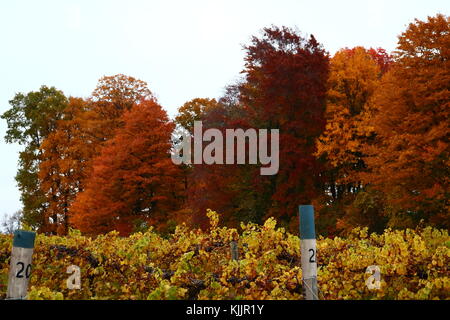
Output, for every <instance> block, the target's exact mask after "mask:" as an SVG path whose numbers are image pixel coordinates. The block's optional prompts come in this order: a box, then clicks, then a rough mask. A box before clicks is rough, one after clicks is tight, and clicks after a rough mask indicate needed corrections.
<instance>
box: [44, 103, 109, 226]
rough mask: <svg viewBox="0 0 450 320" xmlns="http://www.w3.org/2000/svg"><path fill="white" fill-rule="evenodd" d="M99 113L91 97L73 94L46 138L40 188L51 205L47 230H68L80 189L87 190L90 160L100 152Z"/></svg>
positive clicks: (45, 212) (46, 214) (48, 210)
mask: <svg viewBox="0 0 450 320" xmlns="http://www.w3.org/2000/svg"><path fill="white" fill-rule="evenodd" d="M95 121H96V120H95V114H93V112H92V110H91V105H90V104H89V102H88V101H86V100H83V99H81V98H70V99H69V104H68V106H67V107H66V108H65V109H64V111H63V116H62V118H61V119H60V120H58V122H57V123H56V129H55V130H54V131H53V132H52V133H51V134H50V135H48V137H47V138H46V139H45V140H44V141H43V142H42V144H41V146H40V150H41V151H42V161H41V163H40V166H39V174H38V177H39V180H40V188H41V190H42V192H43V193H44V195H45V197H46V200H47V203H48V206H47V207H46V208H45V210H44V212H43V215H44V216H45V220H46V221H50V219H49V218H51V221H52V223H48V224H46V225H45V226H43V227H42V228H41V231H43V232H51V233H58V234H65V233H66V232H67V229H68V227H69V226H68V212H69V208H70V206H71V204H72V202H73V200H74V198H75V196H76V195H77V193H78V192H81V191H82V190H83V185H84V181H85V179H86V178H87V177H88V175H89V173H90V161H91V159H92V158H93V157H94V156H95V155H96V154H98V153H99V150H100V147H101V145H100V144H99V142H100V141H98V140H96V139H95V134H98V132H92V130H94V131H95V127H94V126H93V125H92V123H93V122H95Z"/></svg>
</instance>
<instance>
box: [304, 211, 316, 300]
mask: <svg viewBox="0 0 450 320" xmlns="http://www.w3.org/2000/svg"><path fill="white" fill-rule="evenodd" d="M299 219H300V239H301V241H300V247H301V257H302V260H301V263H302V275H303V279H302V280H303V292H304V297H305V299H306V300H319V297H318V288H317V258H316V253H317V249H316V231H315V226H314V207H313V206H311V205H307V206H300V207H299Z"/></svg>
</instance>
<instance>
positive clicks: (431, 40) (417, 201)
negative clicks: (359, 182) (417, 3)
mask: <svg viewBox="0 0 450 320" xmlns="http://www.w3.org/2000/svg"><path fill="white" fill-rule="evenodd" d="M449 22H450V20H449V17H448V16H444V15H437V16H434V17H428V19H427V20H426V21H419V20H417V19H416V20H415V22H414V23H411V24H410V25H409V26H408V28H407V30H406V31H405V32H404V33H402V34H401V36H400V37H399V42H398V47H397V51H396V52H395V60H396V63H395V64H394V66H392V68H391V70H390V71H389V72H388V73H387V74H386V76H385V77H384V78H383V81H382V83H381V86H380V88H379V89H378V90H377V91H376V93H375V95H374V98H373V103H371V104H370V105H371V107H370V109H369V110H368V112H367V116H366V119H367V122H366V124H367V126H371V127H373V131H374V141H373V142H372V143H368V144H366V145H365V149H364V152H365V153H366V154H367V157H366V158H365V159H364V161H365V162H366V163H367V165H368V167H369V172H367V173H366V174H365V175H363V181H364V183H365V184H370V185H372V186H374V187H376V188H377V189H378V190H380V191H381V192H383V193H384V194H385V195H386V198H387V208H386V215H387V217H388V218H389V225H391V226H398V227H405V226H409V227H410V226H414V225H415V224H417V223H418V222H419V221H420V220H421V219H423V220H424V221H425V222H427V223H431V224H434V225H436V226H441V227H446V228H448V227H449V221H450V220H449V218H448V209H449V208H448V200H449V194H448V190H449V184H448V183H449V178H448V177H449V169H448V168H449V161H448V159H449V147H448V138H449V128H448V119H449V110H450V108H449V106H450V103H449V101H450V92H449V83H450V60H449V58H450V50H449V48H450V25H449Z"/></svg>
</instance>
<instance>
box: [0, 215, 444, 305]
mask: <svg viewBox="0 0 450 320" xmlns="http://www.w3.org/2000/svg"><path fill="white" fill-rule="evenodd" d="M208 217H209V221H210V228H209V229H208V230H205V231H202V230H200V229H188V228H187V227H186V226H183V225H179V226H178V227H177V228H176V231H175V232H174V233H173V234H172V235H170V237H168V238H163V237H161V236H160V235H158V234H157V233H155V231H154V230H153V229H149V230H148V231H146V232H145V233H141V232H138V233H135V234H132V235H131V236H129V237H120V236H119V233H118V232H110V233H108V234H105V235H101V236H98V237H97V238H88V237H86V236H82V235H81V233H80V232H77V231H74V230H71V231H70V232H69V234H68V236H66V237H60V236H45V235H42V234H39V235H38V236H37V240H36V244H35V250H34V255H33V272H32V276H31V283H30V291H29V298H30V299H61V298H64V299H132V300H135V299H143V300H145V299H263V300H264V299H271V300H277V299H302V282H301V279H302V270H301V268H300V258H301V257H300V240H299V238H298V237H297V236H295V235H293V234H290V233H287V232H286V230H285V229H284V228H277V227H276V221H275V219H273V218H270V219H268V220H267V221H266V222H265V223H264V225H256V224H253V223H248V224H244V223H243V224H242V225H241V227H240V229H241V231H240V232H238V230H237V229H232V228H231V229H230V228H226V227H220V226H219V216H218V214H217V213H216V212H213V211H209V212H208ZM11 240H12V239H11V237H10V236H6V235H2V236H0V275H2V277H0V279H4V280H2V281H3V283H1V284H2V286H0V295H1V296H3V297H4V295H5V291H6V279H7V277H6V275H7V273H8V268H9V259H10V252H11ZM231 240H236V241H238V245H239V255H240V257H239V260H238V261H232V260H231V253H230V246H229V243H230V241H231ZM449 243H450V237H449V235H448V232H447V231H445V230H437V229H432V228H431V227H427V228H424V229H416V230H411V229H407V230H403V231H394V230H390V229H389V230H386V231H384V233H382V234H375V233H374V234H368V232H367V229H365V228H359V229H355V230H354V231H353V232H352V233H351V234H350V235H349V236H348V238H346V239H343V238H337V237H336V238H325V239H324V238H320V239H319V240H318V241H317V250H318V255H317V257H318V282H319V288H320V290H321V296H320V298H321V299H326V300H329V299H339V300H340V299H449V298H450V296H449V292H450V273H449V270H448V262H449V258H450V245H449ZM70 265H77V266H79V267H80V268H81V289H80V290H69V289H67V286H66V280H67V278H68V277H69V275H68V274H67V273H66V270H67V267H69V266H70ZM370 265H378V266H379V267H380V269H381V288H380V290H375V291H373V290H369V289H368V288H367V287H366V285H365V281H366V280H367V278H368V276H369V275H368V274H366V273H365V270H366V268H367V267H368V266H370Z"/></svg>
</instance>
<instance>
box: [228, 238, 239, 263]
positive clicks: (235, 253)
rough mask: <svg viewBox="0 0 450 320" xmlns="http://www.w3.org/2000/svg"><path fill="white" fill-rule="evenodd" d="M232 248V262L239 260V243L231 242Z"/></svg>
mask: <svg viewBox="0 0 450 320" xmlns="http://www.w3.org/2000/svg"><path fill="white" fill-rule="evenodd" d="M230 248H231V260H235V261H237V260H239V252H238V243H237V241H231V242H230Z"/></svg>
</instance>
